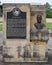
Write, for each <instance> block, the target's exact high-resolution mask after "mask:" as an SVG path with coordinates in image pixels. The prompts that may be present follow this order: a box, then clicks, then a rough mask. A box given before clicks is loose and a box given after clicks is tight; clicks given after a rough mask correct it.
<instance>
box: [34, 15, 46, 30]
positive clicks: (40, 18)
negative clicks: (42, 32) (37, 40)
mask: <svg viewBox="0 0 52 65" xmlns="http://www.w3.org/2000/svg"><path fill="white" fill-rule="evenodd" d="M34 25H35V27H36V29H43V27H44V26H45V25H44V24H43V23H42V16H41V15H37V23H35V24H34Z"/></svg>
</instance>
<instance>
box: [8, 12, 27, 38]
mask: <svg viewBox="0 0 52 65" xmlns="http://www.w3.org/2000/svg"><path fill="white" fill-rule="evenodd" d="M7 38H9V39H10V38H11V39H12V38H26V12H21V13H20V14H19V15H18V16H15V15H13V14H12V12H7Z"/></svg>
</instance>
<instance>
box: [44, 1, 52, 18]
mask: <svg viewBox="0 0 52 65" xmlns="http://www.w3.org/2000/svg"><path fill="white" fill-rule="evenodd" d="M45 7H46V17H47V18H52V9H51V7H50V4H49V3H48V2H47V3H46V4H45Z"/></svg>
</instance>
